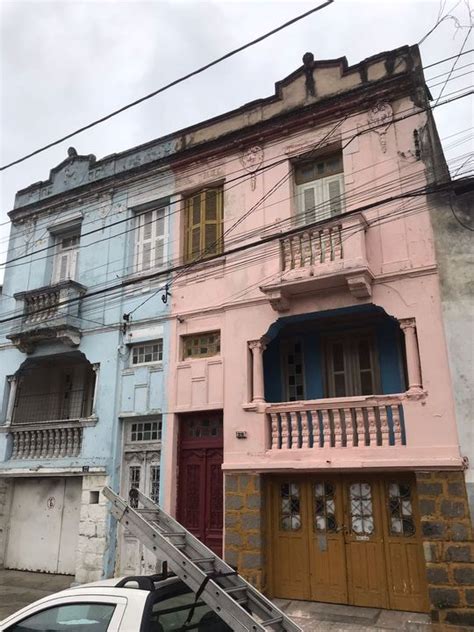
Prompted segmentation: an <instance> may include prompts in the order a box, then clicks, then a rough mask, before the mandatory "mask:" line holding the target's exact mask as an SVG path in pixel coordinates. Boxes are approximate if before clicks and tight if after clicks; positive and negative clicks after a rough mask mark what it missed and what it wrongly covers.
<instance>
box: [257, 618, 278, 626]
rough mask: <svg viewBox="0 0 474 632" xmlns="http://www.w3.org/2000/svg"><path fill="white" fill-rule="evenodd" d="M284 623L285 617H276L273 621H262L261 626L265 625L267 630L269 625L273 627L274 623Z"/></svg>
mask: <svg viewBox="0 0 474 632" xmlns="http://www.w3.org/2000/svg"><path fill="white" fill-rule="evenodd" d="M282 621H283V617H274V618H273V619H267V620H266V621H262V622H261V623H260V625H263V626H264V627H265V628H266V627H267V626H268V625H273V624H274V623H281V622H282Z"/></svg>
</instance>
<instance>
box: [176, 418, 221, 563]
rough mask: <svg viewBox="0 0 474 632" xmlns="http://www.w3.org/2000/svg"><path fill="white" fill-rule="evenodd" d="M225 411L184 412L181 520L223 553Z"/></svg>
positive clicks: (182, 427)
mask: <svg viewBox="0 0 474 632" xmlns="http://www.w3.org/2000/svg"><path fill="white" fill-rule="evenodd" d="M222 461H223V442H222V414H221V413H210V414H203V413H199V414H198V415H189V416H188V415H185V416H184V415H183V416H182V417H181V419H180V434H179V474H178V520H179V522H181V524H182V525H183V526H184V527H186V529H188V531H190V532H191V533H192V534H193V535H195V536H196V537H197V538H199V539H200V540H201V542H203V543H204V544H205V545H206V546H208V547H209V548H211V549H212V550H213V551H214V552H215V553H217V554H218V555H219V556H221V555H222V522H223V475H222Z"/></svg>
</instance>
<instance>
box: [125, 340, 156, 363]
mask: <svg viewBox="0 0 474 632" xmlns="http://www.w3.org/2000/svg"><path fill="white" fill-rule="evenodd" d="M162 360H163V340H154V341H153V342H148V343H146V344H142V345H134V346H133V347H132V365H135V364H149V363H151V362H161V361H162Z"/></svg>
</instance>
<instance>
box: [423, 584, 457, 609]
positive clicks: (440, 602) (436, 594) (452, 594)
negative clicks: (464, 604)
mask: <svg viewBox="0 0 474 632" xmlns="http://www.w3.org/2000/svg"><path fill="white" fill-rule="evenodd" d="M429 595H430V601H431V603H432V604H433V605H434V606H436V608H439V609H440V610H441V609H443V608H455V607H456V606H459V591H458V590H456V589H455V588H430V590H429Z"/></svg>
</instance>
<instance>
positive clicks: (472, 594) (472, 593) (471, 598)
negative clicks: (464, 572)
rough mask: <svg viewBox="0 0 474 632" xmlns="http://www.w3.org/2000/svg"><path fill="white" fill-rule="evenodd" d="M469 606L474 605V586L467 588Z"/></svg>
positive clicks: (466, 594)
mask: <svg viewBox="0 0 474 632" xmlns="http://www.w3.org/2000/svg"><path fill="white" fill-rule="evenodd" d="M464 594H465V596H466V603H467V605H468V606H474V588H467V589H466V590H465V592H464Z"/></svg>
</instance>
